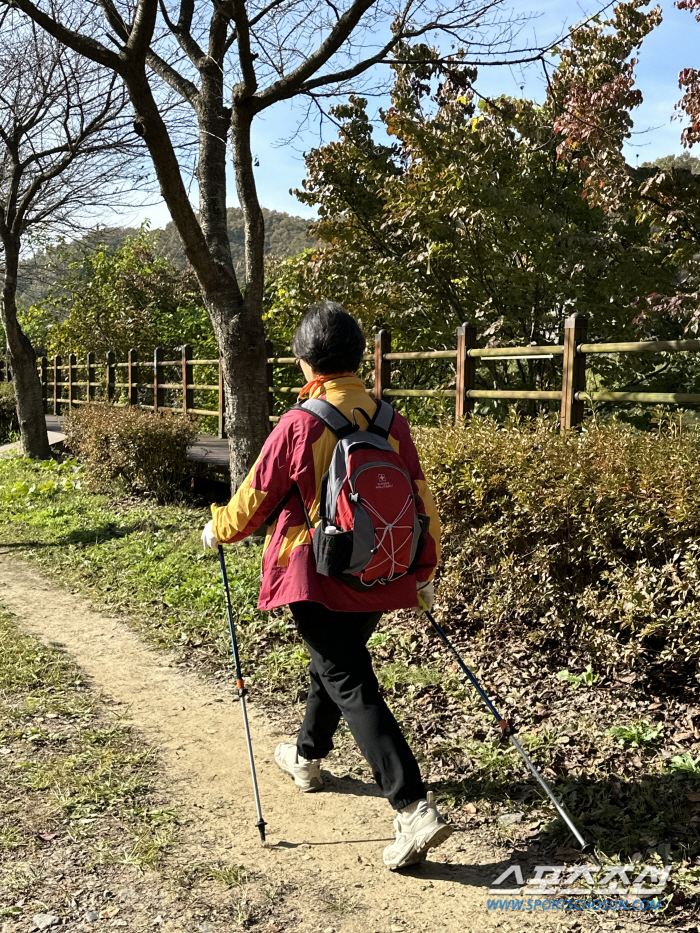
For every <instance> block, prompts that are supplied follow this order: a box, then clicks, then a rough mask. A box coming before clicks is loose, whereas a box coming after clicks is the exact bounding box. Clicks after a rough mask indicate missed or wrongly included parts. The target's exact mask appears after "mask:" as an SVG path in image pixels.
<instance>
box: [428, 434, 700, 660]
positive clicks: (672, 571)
mask: <svg viewBox="0 0 700 933" xmlns="http://www.w3.org/2000/svg"><path fill="white" fill-rule="evenodd" d="M417 440H418V444H419V448H420V453H421V458H422V462H423V465H424V468H425V470H426V474H427V478H428V481H429V483H430V485H431V487H432V488H433V490H434V491H435V496H436V499H437V503H438V507H439V510H440V514H441V516H442V519H443V522H444V545H445V546H444V551H445V553H444V560H443V566H442V575H441V584H440V592H441V594H442V602H443V605H444V606H445V607H446V608H447V610H448V611H447V612H446V616H447V615H451V616H452V617H453V618H455V619H456V620H457V624H459V625H460V626H462V627H465V628H467V629H468V630H469V631H473V632H474V633H475V634H476V633H483V637H484V638H488V639H513V638H520V639H522V640H525V641H526V642H530V643H531V644H532V645H533V647H534V645H536V644H541V643H544V642H545V641H549V643H550V646H551V645H552V644H554V645H555V646H556V644H558V643H559V644H560V643H562V642H564V641H566V640H569V641H570V640H575V643H576V644H577V645H578V646H580V648H581V649H582V650H584V651H585V652H586V653H587V654H589V655H591V656H592V657H594V658H596V659H597V661H598V662H599V663H608V664H610V665H611V666H613V667H615V666H618V665H625V666H629V665H634V664H643V665H654V664H657V665H662V666H666V667H671V668H676V669H684V670H686V671H687V670H689V669H695V670H697V669H698V668H699V666H700V561H699V557H698V549H699V547H700V543H699V539H698V535H699V533H700V435H699V434H698V432H697V430H694V429H688V428H685V427H684V425H683V422H682V420H673V419H667V420H665V421H663V423H659V425H658V430H656V431H653V432H641V431H637V430H634V429H631V428H629V427H626V426H623V425H618V424H615V423H611V424H608V425H603V426H600V427H596V426H589V427H587V428H584V429H583V430H582V431H581V432H580V433H579V432H569V433H567V434H565V435H561V434H559V433H558V431H557V430H556V426H555V425H554V423H553V422H552V421H551V420H548V419H541V420H538V421H536V422H527V423H519V422H518V421H516V420H511V421H510V422H508V423H506V424H503V423H501V424H499V423H497V422H495V421H493V420H492V419H490V418H474V419H473V420H471V421H470V423H469V424H468V425H467V426H466V427H465V428H463V429H462V428H452V429H450V428H447V429H445V428H441V429H423V430H420V431H419V432H418V438H417ZM567 647H568V646H567Z"/></svg>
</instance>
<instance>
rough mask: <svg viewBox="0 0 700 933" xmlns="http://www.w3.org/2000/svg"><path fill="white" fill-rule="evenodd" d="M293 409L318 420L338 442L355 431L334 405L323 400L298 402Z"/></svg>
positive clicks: (314, 399)
mask: <svg viewBox="0 0 700 933" xmlns="http://www.w3.org/2000/svg"><path fill="white" fill-rule="evenodd" d="M294 407H295V408H300V409H301V410H302V411H308V413H309V414H310V415H313V416H314V418H318V420H319V421H320V422H321V423H322V424H325V426H326V427H327V428H329V429H330V430H331V431H332V432H333V433H334V434H335V436H336V437H337V438H338V440H342V439H343V438H344V437H347V436H348V435H349V434H352V433H353V432H354V431H356V430H357V427H356V425H354V424H352V422H350V421H348V419H347V418H346V417H345V415H344V414H343V413H342V412H341V411H338V409H337V408H336V407H335V405H331V403H330V402H327V401H326V400H325V399H322V398H310V399H307V400H306V401H305V402H300V403H299V404H298V405H295V406H294Z"/></svg>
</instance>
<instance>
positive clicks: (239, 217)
mask: <svg viewBox="0 0 700 933" xmlns="http://www.w3.org/2000/svg"><path fill="white" fill-rule="evenodd" d="M226 216H227V222H228V224H227V225H228V238H229V242H230V243H231V256H232V257H233V261H234V264H235V266H236V271H237V272H239V273H241V272H242V271H243V263H244V245H243V244H244V230H243V212H242V211H241V209H240V208H238V207H230V208H229V209H228V211H227V212H226ZM263 218H264V220H265V254H266V255H268V256H294V255H295V254H296V253H300V252H301V251H302V250H303V249H305V248H306V247H308V246H313V244H314V243H315V242H316V241H315V240H314V239H313V238H312V237H308V236H307V232H308V228H309V225H310V223H311V221H309V220H306V219H304V218H303V217H294V216H293V215H291V214H285V213H282V212H281V211H270V210H268V209H267V208H265V207H264V208H263ZM136 232H137V230H136V229H135V228H134V227H103V228H101V229H99V230H93V231H91V232H90V233H87V234H85V236H83V237H80V238H79V239H77V240H74V241H73V242H72V243H69V244H67V248H66V249H64V250H61V251H59V253H56V251H55V250H49V251H46V250H39V251H37V252H36V253H35V254H34V256H32V257H31V259H26V260H24V261H23V262H22V263H21V264H20V272H19V283H18V284H19V287H18V293H17V298H18V301H19V302H20V304H21V305H22V306H24V307H29V306H30V305H32V304H34V303H35V302H37V301H40V300H41V299H42V298H44V297H45V295H46V293H47V292H48V290H49V288H50V287H51V286H52V285H53V284H54V283H55V282H57V281H58V279H60V278H61V277H62V275H63V274H64V273H65V271H66V269H67V267H68V263H69V262H71V260H72V255H77V254H78V253H79V251H80V249H81V248H84V247H87V248H91V247H95V246H98V245H100V244H104V245H105V246H108V247H110V248H113V247H115V246H118V245H119V244H120V243H121V242H122V240H123V239H124V238H125V237H127V236H129V235H133V234H135V233H136ZM155 232H157V233H158V234H159V237H158V243H159V246H160V251H161V252H162V254H163V255H164V256H167V257H168V259H169V260H170V261H171V262H172V264H173V265H174V266H175V267H176V268H178V269H185V268H186V267H187V259H186V258H185V252H184V250H183V248H182V243H181V242H180V237H179V236H178V233H177V231H176V229H175V225H174V224H173V223H172V221H171V222H170V223H169V224H168V225H167V226H166V227H165V229H164V230H156V231H155Z"/></svg>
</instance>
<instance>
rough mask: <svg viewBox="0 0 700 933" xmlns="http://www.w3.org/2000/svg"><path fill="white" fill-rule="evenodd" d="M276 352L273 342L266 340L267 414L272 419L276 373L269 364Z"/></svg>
mask: <svg viewBox="0 0 700 933" xmlns="http://www.w3.org/2000/svg"><path fill="white" fill-rule="evenodd" d="M274 352H275V351H274V348H273V346H272V341H271V340H266V341H265V356H266V358H267V360H268V362H267V363H266V364H265V375H266V382H267V413H268V416H269V417H270V418H271V417H272V416H273V415H274V413H275V396H274V394H273V392H272V389H273V387H274V384H275V373H274V368H273V364H272V363H270V362H269V360H270V359H271V358H272V354H273V353H274ZM270 429H272V422H271V421H270Z"/></svg>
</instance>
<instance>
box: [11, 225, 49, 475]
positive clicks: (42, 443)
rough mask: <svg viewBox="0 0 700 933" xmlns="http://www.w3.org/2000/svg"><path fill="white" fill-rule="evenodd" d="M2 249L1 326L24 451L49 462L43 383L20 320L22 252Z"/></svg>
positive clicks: (34, 355)
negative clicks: (18, 279)
mask: <svg viewBox="0 0 700 933" xmlns="http://www.w3.org/2000/svg"><path fill="white" fill-rule="evenodd" d="M3 246H4V253H5V276H4V279H3V283H2V323H3V326H4V328H5V336H6V338H7V349H8V354H9V363H10V365H11V367H12V378H13V382H14V387H15V406H16V409H17V420H18V421H19V429H20V433H21V435H22V449H23V450H24V454H25V456H27V457H34V458H36V459H38V460H49V459H50V457H51V448H50V447H49V437H48V433H47V431H46V417H45V415H44V401H43V398H42V393H41V380H40V379H39V374H38V372H37V368H36V353H35V352H34V348H33V347H32V344H31V341H30V340H29V338H28V337H27V336H26V334H25V333H24V332H23V331H22V328H21V327H20V324H19V321H18V320H17V268H18V265H19V248H18V246H17V244H15V243H12V242H7V241H6V242H5V243H4V244H3Z"/></svg>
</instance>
